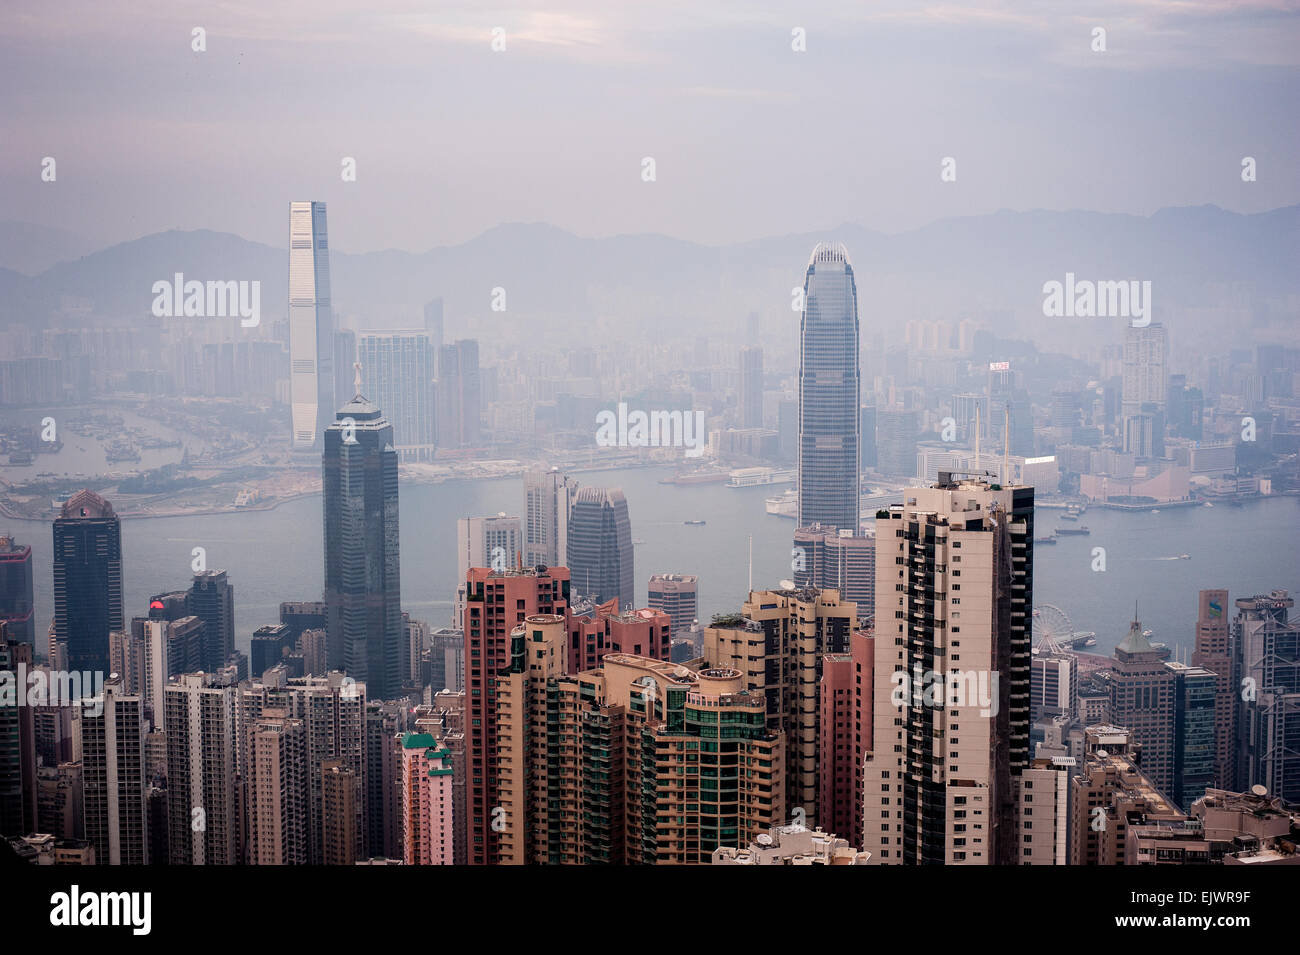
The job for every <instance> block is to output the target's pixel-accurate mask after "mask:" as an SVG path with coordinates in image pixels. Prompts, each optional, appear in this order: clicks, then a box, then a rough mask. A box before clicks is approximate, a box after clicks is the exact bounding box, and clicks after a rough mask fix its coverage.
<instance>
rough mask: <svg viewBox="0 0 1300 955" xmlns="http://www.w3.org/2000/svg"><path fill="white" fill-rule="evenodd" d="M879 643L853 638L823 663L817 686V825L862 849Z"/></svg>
mask: <svg viewBox="0 0 1300 955" xmlns="http://www.w3.org/2000/svg"><path fill="white" fill-rule="evenodd" d="M875 646H876V639H875V637H873V636H872V635H871V634H870V633H868V632H867V631H865V630H855V631H853V633H852V635H851V636H850V637H849V649H848V652H846V653H828V654H826V655H825V657H823V660H822V675H821V684H820V686H819V687H818V707H819V709H820V716H819V719H818V733H817V762H818V768H817V773H818V780H819V785H818V787H817V788H818V793H817V800H818V802H817V823H818V825H820V826H821V827H822V828H823V829H825V830H826V831H827V832H837V833H842V834H843V835H844V837H845V838H847V839H848V840H849V842H851V843H852V844H853V845H855V846H860V845H862V806H863V800H864V797H865V793H864V791H863V776H862V759H863V756H864V755H865V754H866V752H867V751H868V750H869V749H870V748H871V720H872V713H871V684H872V680H871V668H872V666H873V665H874V663H875Z"/></svg>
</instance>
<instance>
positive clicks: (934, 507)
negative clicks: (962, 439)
mask: <svg viewBox="0 0 1300 955" xmlns="http://www.w3.org/2000/svg"><path fill="white" fill-rule="evenodd" d="M904 493H905V494H906V495H907V499H906V502H905V503H903V504H896V505H894V506H892V507H890V508H889V509H888V510H881V511H878V512H877V513H876V548H877V550H876V624H875V630H876V634H875V664H874V669H873V680H874V682H875V688H874V689H875V692H874V704H873V706H874V714H873V721H872V735H873V745H872V751H871V752H870V753H869V754H868V755H867V757H866V759H865V766H866V771H865V776H864V780H865V786H864V788H865V792H866V799H865V804H866V805H865V810H864V815H863V818H864V833H865V848H866V849H867V850H868V851H869V852H871V854H872V861H873V862H876V863H879V864H882V865H899V864H908V865H912V864H930V865H943V864H947V865H953V864H957V865H994V864H997V865H1011V864H1015V863H1016V862H1017V861H1018V853H1017V851H1016V847H1017V843H1016V821H1015V820H1016V815H1015V814H1016V793H1015V789H1014V786H1013V782H1014V777H1015V776H1017V775H1019V774H1020V773H1022V772H1023V771H1024V770H1025V769H1026V768H1028V766H1029V758H1030V754H1029V725H1030V721H1029V706H1030V701H1029V663H1030V613H1031V605H1032V596H1033V521H1034V491H1033V488H1030V487H1019V486H1011V485H993V484H989V483H986V482H985V481H983V480H978V479H974V480H968V479H961V478H958V477H957V475H954V474H952V473H948V472H941V473H940V475H939V481H938V482H937V483H936V485H935V486H934V487H916V488H908V489H907V490H906V491H905V492H904Z"/></svg>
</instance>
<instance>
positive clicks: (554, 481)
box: [524, 468, 578, 567]
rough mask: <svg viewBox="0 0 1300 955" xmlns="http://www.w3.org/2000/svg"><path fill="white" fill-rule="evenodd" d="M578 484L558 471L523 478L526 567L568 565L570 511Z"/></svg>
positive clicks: (533, 474)
mask: <svg viewBox="0 0 1300 955" xmlns="http://www.w3.org/2000/svg"><path fill="white" fill-rule="evenodd" d="M577 490H578V482H577V481H575V480H574V479H573V478H570V477H568V476H567V475H564V474H561V473H560V469H559V468H551V470H549V471H529V472H528V473H527V474H526V475H524V563H525V564H527V565H528V566H530V567H536V566H537V565H538V564H545V565H546V566H547V567H564V566H566V565H567V564H568V545H569V540H568V538H569V510H570V508H571V507H572V506H573V495H574V494H575V493H576V492H577Z"/></svg>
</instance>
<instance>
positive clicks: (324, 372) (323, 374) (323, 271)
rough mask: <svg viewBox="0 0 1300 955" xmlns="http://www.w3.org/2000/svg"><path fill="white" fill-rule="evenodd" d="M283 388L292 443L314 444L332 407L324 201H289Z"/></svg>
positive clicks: (331, 326)
mask: <svg viewBox="0 0 1300 955" xmlns="http://www.w3.org/2000/svg"><path fill="white" fill-rule="evenodd" d="M289 392H290V401H291V402H292V405H293V447H294V449H295V450H310V449H312V448H315V447H319V444H320V439H321V436H322V435H323V434H324V432H325V429H326V428H327V427H329V423H330V416H331V414H332V413H333V411H334V409H335V408H336V407H337V405H336V404H335V395H334V314H333V311H332V310H331V308H330V260H329V240H328V237H327V232H326V228H325V203H323V202H291V203H289Z"/></svg>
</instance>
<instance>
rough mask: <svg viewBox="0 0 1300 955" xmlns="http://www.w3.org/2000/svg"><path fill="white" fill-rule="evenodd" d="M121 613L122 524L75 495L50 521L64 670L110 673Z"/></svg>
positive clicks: (87, 494)
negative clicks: (113, 638)
mask: <svg viewBox="0 0 1300 955" xmlns="http://www.w3.org/2000/svg"><path fill="white" fill-rule="evenodd" d="M122 614H123V611H122V524H121V521H119V520H118V518H117V515H116V514H114V513H113V507H112V505H111V504H109V503H108V501H106V500H104V499H103V498H102V497H100V496H99V495H98V494H96V493H95V492H94V491H78V492H77V493H76V494H74V495H73V496H72V497H70V498H69V499H68V501H67V503H65V504H64V505H63V510H62V511H61V512H60V513H59V517H58V518H57V519H56V520H55V521H54V633H55V640H56V641H57V642H58V643H60V644H62V645H63V646H64V647H65V648H66V650H67V655H68V656H67V669H69V670H100V671H104V672H108V669H109V666H108V635H109V634H110V633H112V632H113V631H114V630H121V629H122V626H123V623H124V622H125V621H124V618H123V615H122ZM100 858H101V859H102V858H105V855H104V853H103V852H101V853H100Z"/></svg>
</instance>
